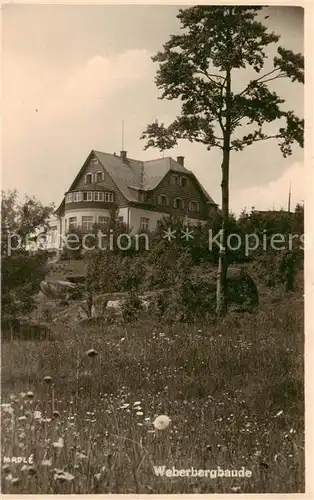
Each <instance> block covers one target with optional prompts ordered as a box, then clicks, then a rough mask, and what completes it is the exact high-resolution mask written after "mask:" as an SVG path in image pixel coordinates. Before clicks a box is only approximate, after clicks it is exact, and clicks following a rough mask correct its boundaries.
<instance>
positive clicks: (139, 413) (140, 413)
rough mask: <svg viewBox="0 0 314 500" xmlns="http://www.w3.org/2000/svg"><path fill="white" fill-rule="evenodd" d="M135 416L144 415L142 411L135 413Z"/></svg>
mask: <svg viewBox="0 0 314 500" xmlns="http://www.w3.org/2000/svg"><path fill="white" fill-rule="evenodd" d="M136 415H138V416H141V415H144V413H143V412H142V411H137V412H136Z"/></svg>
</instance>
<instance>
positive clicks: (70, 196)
mask: <svg viewBox="0 0 314 500" xmlns="http://www.w3.org/2000/svg"><path fill="white" fill-rule="evenodd" d="M72 199H73V197H72V193H68V194H67V195H66V197H65V202H66V203H71V202H72Z"/></svg>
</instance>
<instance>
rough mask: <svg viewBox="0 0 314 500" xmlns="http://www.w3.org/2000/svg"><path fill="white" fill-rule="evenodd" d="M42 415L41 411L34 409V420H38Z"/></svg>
mask: <svg viewBox="0 0 314 500" xmlns="http://www.w3.org/2000/svg"><path fill="white" fill-rule="evenodd" d="M41 417H42V414H41V411H37V410H36V411H34V419H35V420H40V419H41Z"/></svg>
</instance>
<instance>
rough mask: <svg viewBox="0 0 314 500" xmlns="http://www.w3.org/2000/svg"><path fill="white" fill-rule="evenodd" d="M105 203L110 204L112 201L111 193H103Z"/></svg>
mask: <svg viewBox="0 0 314 500" xmlns="http://www.w3.org/2000/svg"><path fill="white" fill-rule="evenodd" d="M105 201H107V202H112V201H113V193H105Z"/></svg>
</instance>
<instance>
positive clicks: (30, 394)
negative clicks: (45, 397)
mask: <svg viewBox="0 0 314 500" xmlns="http://www.w3.org/2000/svg"><path fill="white" fill-rule="evenodd" d="M26 397H27V398H28V399H33V398H34V393H33V392H32V391H27V393H26Z"/></svg>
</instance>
